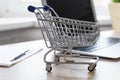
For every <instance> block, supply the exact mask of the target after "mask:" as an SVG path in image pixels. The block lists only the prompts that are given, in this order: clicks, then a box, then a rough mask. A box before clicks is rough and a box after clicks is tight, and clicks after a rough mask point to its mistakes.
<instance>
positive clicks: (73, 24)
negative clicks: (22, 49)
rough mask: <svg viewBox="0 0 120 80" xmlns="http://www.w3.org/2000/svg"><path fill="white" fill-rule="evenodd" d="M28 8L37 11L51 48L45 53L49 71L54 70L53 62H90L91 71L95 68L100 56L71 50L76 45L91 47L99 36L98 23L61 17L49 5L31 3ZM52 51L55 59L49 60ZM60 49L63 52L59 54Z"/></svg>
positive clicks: (37, 16)
mask: <svg viewBox="0 0 120 80" xmlns="http://www.w3.org/2000/svg"><path fill="white" fill-rule="evenodd" d="M28 10H29V11H30V12H33V13H35V15H36V18H37V20H38V24H39V27H40V30H41V32H42V35H43V38H44V41H45V43H46V46H47V47H48V48H51V50H50V51H48V52H47V53H46V54H45V55H44V62H45V63H46V70H47V71H48V72H50V71H51V70H52V67H51V64H73V63H74V64H89V66H88V70H89V71H93V70H94V69H95V67H96V64H97V62H98V60H99V58H98V57H92V56H82V55H81V54H75V53H72V51H71V50H72V49H73V48H74V47H90V46H93V45H94V44H95V43H96V41H97V38H98V36H99V27H98V26H97V23H95V22H89V21H82V20H81V21H80V20H74V19H69V18H63V17H59V16H58V14H57V13H56V12H55V11H54V9H53V8H51V7H49V6H48V5H45V6H43V7H34V6H31V5H30V6H29V7H28ZM46 35H47V37H46ZM48 42H49V43H48ZM51 51H54V56H55V58H54V60H53V61H48V60H47V59H46V58H47V55H48V54H49V53H51ZM58 51H60V52H62V53H60V54H58V53H57V52H58ZM60 58H62V60H61V59H60ZM74 58H83V59H86V58H87V59H90V60H88V61H82V60H80V61H75V59H74Z"/></svg>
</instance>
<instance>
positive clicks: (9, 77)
mask: <svg viewBox="0 0 120 80" xmlns="http://www.w3.org/2000/svg"><path fill="white" fill-rule="evenodd" d="M110 34H111V32H110ZM34 42H36V41H31V43H34ZM37 42H38V45H40V46H43V48H44V49H43V51H42V52H40V53H38V54H36V55H33V56H32V57H30V58H27V59H25V60H24V61H22V62H20V63H17V64H16V65H13V66H11V67H9V68H4V67H0V80H120V69H119V68H120V60H110V59H100V60H99V62H98V64H97V67H96V69H95V71H93V72H89V71H88V70H87V66H88V65H76V64H70V65H69V64H64V65H63V64H60V65H52V68H53V70H52V71H51V72H50V73H48V72H47V71H46V70H45V67H46V64H45V63H44V61H43V56H44V54H45V52H46V51H47V50H48V49H47V48H46V46H45V44H44V42H43V40H39V41H37Z"/></svg>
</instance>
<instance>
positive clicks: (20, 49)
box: [0, 41, 42, 67]
mask: <svg viewBox="0 0 120 80" xmlns="http://www.w3.org/2000/svg"><path fill="white" fill-rule="evenodd" d="M39 44H40V43H39V41H30V42H21V43H14V44H7V45H0V66H4V67H9V66H11V65H13V64H16V63H18V62H20V61H22V60H24V59H26V58H28V57H30V56H32V55H34V54H36V53H38V52H40V51H41V50H42V47H40V45H39ZM27 50H28V51H27ZM25 51H27V52H26V54H25V55H23V56H21V57H19V58H18V59H16V60H14V61H11V60H12V59H14V58H15V57H17V56H19V55H20V54H22V53H24V52H25Z"/></svg>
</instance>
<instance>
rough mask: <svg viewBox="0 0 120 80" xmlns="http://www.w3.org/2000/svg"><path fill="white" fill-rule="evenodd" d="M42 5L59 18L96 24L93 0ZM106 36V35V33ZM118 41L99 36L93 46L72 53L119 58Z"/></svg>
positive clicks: (51, 0) (60, 0) (47, 1)
mask: <svg viewBox="0 0 120 80" xmlns="http://www.w3.org/2000/svg"><path fill="white" fill-rule="evenodd" d="M42 3H43V5H44V4H47V5H49V6H51V7H52V8H53V9H54V10H55V11H56V12H57V13H58V15H59V16H60V17H65V18H71V19H77V20H84V21H91V22H95V23H97V22H98V21H97V19H96V14H95V8H94V3H93V0H44V1H43V0H42ZM106 34H107V33H106ZM119 47H120V40H119V38H117V37H107V36H104V35H103V36H101V35H100V37H99V39H98V41H97V42H96V44H95V45H94V46H91V47H87V48H73V50H72V52H73V53H80V54H82V55H90V56H98V57H102V58H111V59H118V58H120V54H119V52H120V49H119Z"/></svg>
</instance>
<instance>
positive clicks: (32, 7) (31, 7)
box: [28, 5, 36, 12]
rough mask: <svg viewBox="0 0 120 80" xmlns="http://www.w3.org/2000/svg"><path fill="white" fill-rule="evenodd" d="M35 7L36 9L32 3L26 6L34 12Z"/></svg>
mask: <svg viewBox="0 0 120 80" xmlns="http://www.w3.org/2000/svg"><path fill="white" fill-rule="evenodd" d="M35 9H36V7H34V6H32V5H30V6H28V11H30V12H34V11H35Z"/></svg>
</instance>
